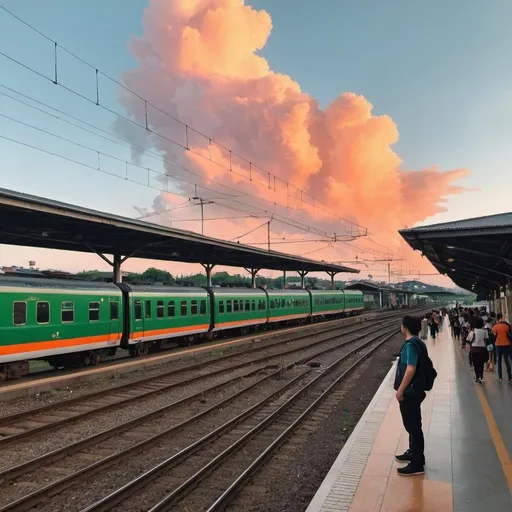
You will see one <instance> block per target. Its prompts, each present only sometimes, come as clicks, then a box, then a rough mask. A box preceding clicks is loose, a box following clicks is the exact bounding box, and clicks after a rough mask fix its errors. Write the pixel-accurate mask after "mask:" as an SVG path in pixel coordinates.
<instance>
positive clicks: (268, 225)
mask: <svg viewBox="0 0 512 512" xmlns="http://www.w3.org/2000/svg"><path fill="white" fill-rule="evenodd" d="M271 222H272V220H269V221H268V224H267V241H268V252H270V223H271Z"/></svg>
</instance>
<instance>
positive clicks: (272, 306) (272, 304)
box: [270, 299, 276, 309]
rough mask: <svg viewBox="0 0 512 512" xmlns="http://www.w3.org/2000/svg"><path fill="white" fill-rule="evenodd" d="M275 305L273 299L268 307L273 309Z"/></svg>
mask: <svg viewBox="0 0 512 512" xmlns="http://www.w3.org/2000/svg"><path fill="white" fill-rule="evenodd" d="M275 307H276V303H275V302H274V299H272V300H271V301H270V309H274V308H275Z"/></svg>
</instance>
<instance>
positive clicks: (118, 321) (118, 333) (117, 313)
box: [108, 297, 123, 345]
mask: <svg viewBox="0 0 512 512" xmlns="http://www.w3.org/2000/svg"><path fill="white" fill-rule="evenodd" d="M109 302H110V310H109V314H110V335H109V339H108V342H109V344H110V345H119V343H120V342H121V337H122V335H123V323H122V322H123V319H122V318H121V305H120V304H121V303H120V300H119V299H118V298H117V297H114V298H110V299H109Z"/></svg>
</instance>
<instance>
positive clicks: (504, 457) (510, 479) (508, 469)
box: [476, 387, 512, 492]
mask: <svg viewBox="0 0 512 512" xmlns="http://www.w3.org/2000/svg"><path fill="white" fill-rule="evenodd" d="M476 394H477V395H478V399H479V400H480V405H481V406H482V410H483V411H484V415H485V419H486V421H487V426H488V427H489V432H490V433H491V437H492V442H493V443H494V447H495V448H496V453H497V454H498V459H499V460H500V464H501V467H502V468H503V473H504V474H505V478H506V479H507V483H508V488H509V490H510V492H512V460H511V459H510V454H509V453H508V450H507V447H506V446H505V443H504V442H503V438H502V437H501V433H500V430H499V428H498V425H497V423H496V420H495V419H494V414H493V412H492V410H491V407H490V406H489V402H488V401H487V398H486V396H485V393H484V392H483V390H482V389H481V388H480V387H477V388H476Z"/></svg>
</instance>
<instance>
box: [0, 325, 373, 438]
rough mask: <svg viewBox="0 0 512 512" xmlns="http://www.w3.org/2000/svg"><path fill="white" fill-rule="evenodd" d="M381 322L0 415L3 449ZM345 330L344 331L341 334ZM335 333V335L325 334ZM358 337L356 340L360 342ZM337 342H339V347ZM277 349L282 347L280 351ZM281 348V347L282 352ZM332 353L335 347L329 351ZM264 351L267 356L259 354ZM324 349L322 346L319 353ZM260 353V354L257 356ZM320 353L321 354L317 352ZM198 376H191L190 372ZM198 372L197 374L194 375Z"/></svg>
mask: <svg viewBox="0 0 512 512" xmlns="http://www.w3.org/2000/svg"><path fill="white" fill-rule="evenodd" d="M373 326H377V327H376V328H375V330H373V331H370V332H367V333H365V334H361V336H365V335H367V334H372V333H373V332H376V331H378V330H380V329H381V328H382V327H383V323H382V321H380V320H376V321H374V322H368V323H366V324H365V325H364V326H357V327H354V328H348V329H347V328H346V327H341V328H340V327H339V326H338V327H331V328H330V329H325V330H322V331H320V332H317V333H315V334H314V336H315V337H317V336H319V335H320V336H321V337H320V339H318V340H316V341H313V342H309V343H307V344H306V345H300V344H299V346H292V347H289V348H286V349H284V350H283V349H282V346H283V345H284V344H293V345H295V344H296V343H297V342H301V341H303V340H308V339H310V338H311V337H312V335H311V334H309V333H308V334H304V335H300V336H295V337H293V338H291V339H289V340H286V341H283V340H279V341H274V342H272V343H270V344H266V345H262V346H256V347H252V348H248V349H246V350H243V351H241V352H237V353H233V354H227V355H224V356H220V357H217V358H215V359H210V360H207V361H202V362H199V363H195V364H192V365H188V366H184V367H181V368H177V369H173V370H171V371H169V372H166V373H163V374H161V375H158V376H156V377H155V376H152V377H148V378H143V379H140V380H137V381H135V382H131V383H128V384H124V385H121V386H116V387H113V388H107V389H104V390H101V391H96V392H94V393H90V394H87V395H82V396H80V397H77V398H74V399H69V400H66V401H63V402H58V403H55V404H50V405H46V406H42V407H38V408H34V409H29V410H26V411H23V412H20V413H16V414H13V415H9V416H3V417H0V448H1V447H2V446H5V445H6V444H12V443H13V442H16V441H21V440H27V439H29V438H30V437H32V436H35V435H39V434H42V433H44V432H48V431H50V430H54V429H55V428H59V427H62V426H64V425H68V424H70V423H72V422H76V421H79V420H84V419H86V418H89V417H91V416H94V415H97V414H98V413H100V412H107V411H112V410H113V409H115V408H119V407H124V406H128V405H131V404H133V403H135V402H137V401H140V400H145V399H147V398H150V397H153V396H155V395H158V394H161V393H165V392H170V391H172V390H174V389H176V388H178V387H181V386H184V385H188V384H193V383H196V382H198V381H201V380H203V379H208V378H209V379H211V378H212V377H218V376H221V375H223V374H225V373H228V372H233V371H236V370H241V369H243V368H245V367H247V366H250V365H255V364H258V365H261V367H260V368H259V369H262V368H263V367H264V365H265V363H267V362H268V361H269V360H271V359H272V358H276V357H278V358H283V357H285V356H290V355H292V354H294V353H296V352H299V351H303V350H311V349H312V348H314V347H317V346H319V345H323V344H326V343H329V342H333V341H336V340H337V339H338V338H339V337H340V336H347V335H350V334H352V333H355V332H358V331H361V330H362V329H363V330H365V329H368V328H372V327H373ZM340 329H343V332H341V333H340V332H338V331H340ZM330 332H334V334H331V335H329V336H326V337H324V336H322V335H323V334H328V333H330ZM357 339H359V338H355V339H354V340H353V341H357ZM336 346H337V345H333V347H332V348H331V350H332V349H334V348H335V347H336ZM275 349H277V351H274V350H275ZM279 349H280V350H279ZM327 351H329V349H327ZM259 353H262V355H261V356H259V357H258V356H257V354H259ZM321 353H324V350H321V351H320V352H319V353H318V354H321ZM255 355H256V357H254V356H255ZM315 355H316V354H315ZM191 373H192V374H193V375H190V374H191ZM194 373H195V374H194Z"/></svg>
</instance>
